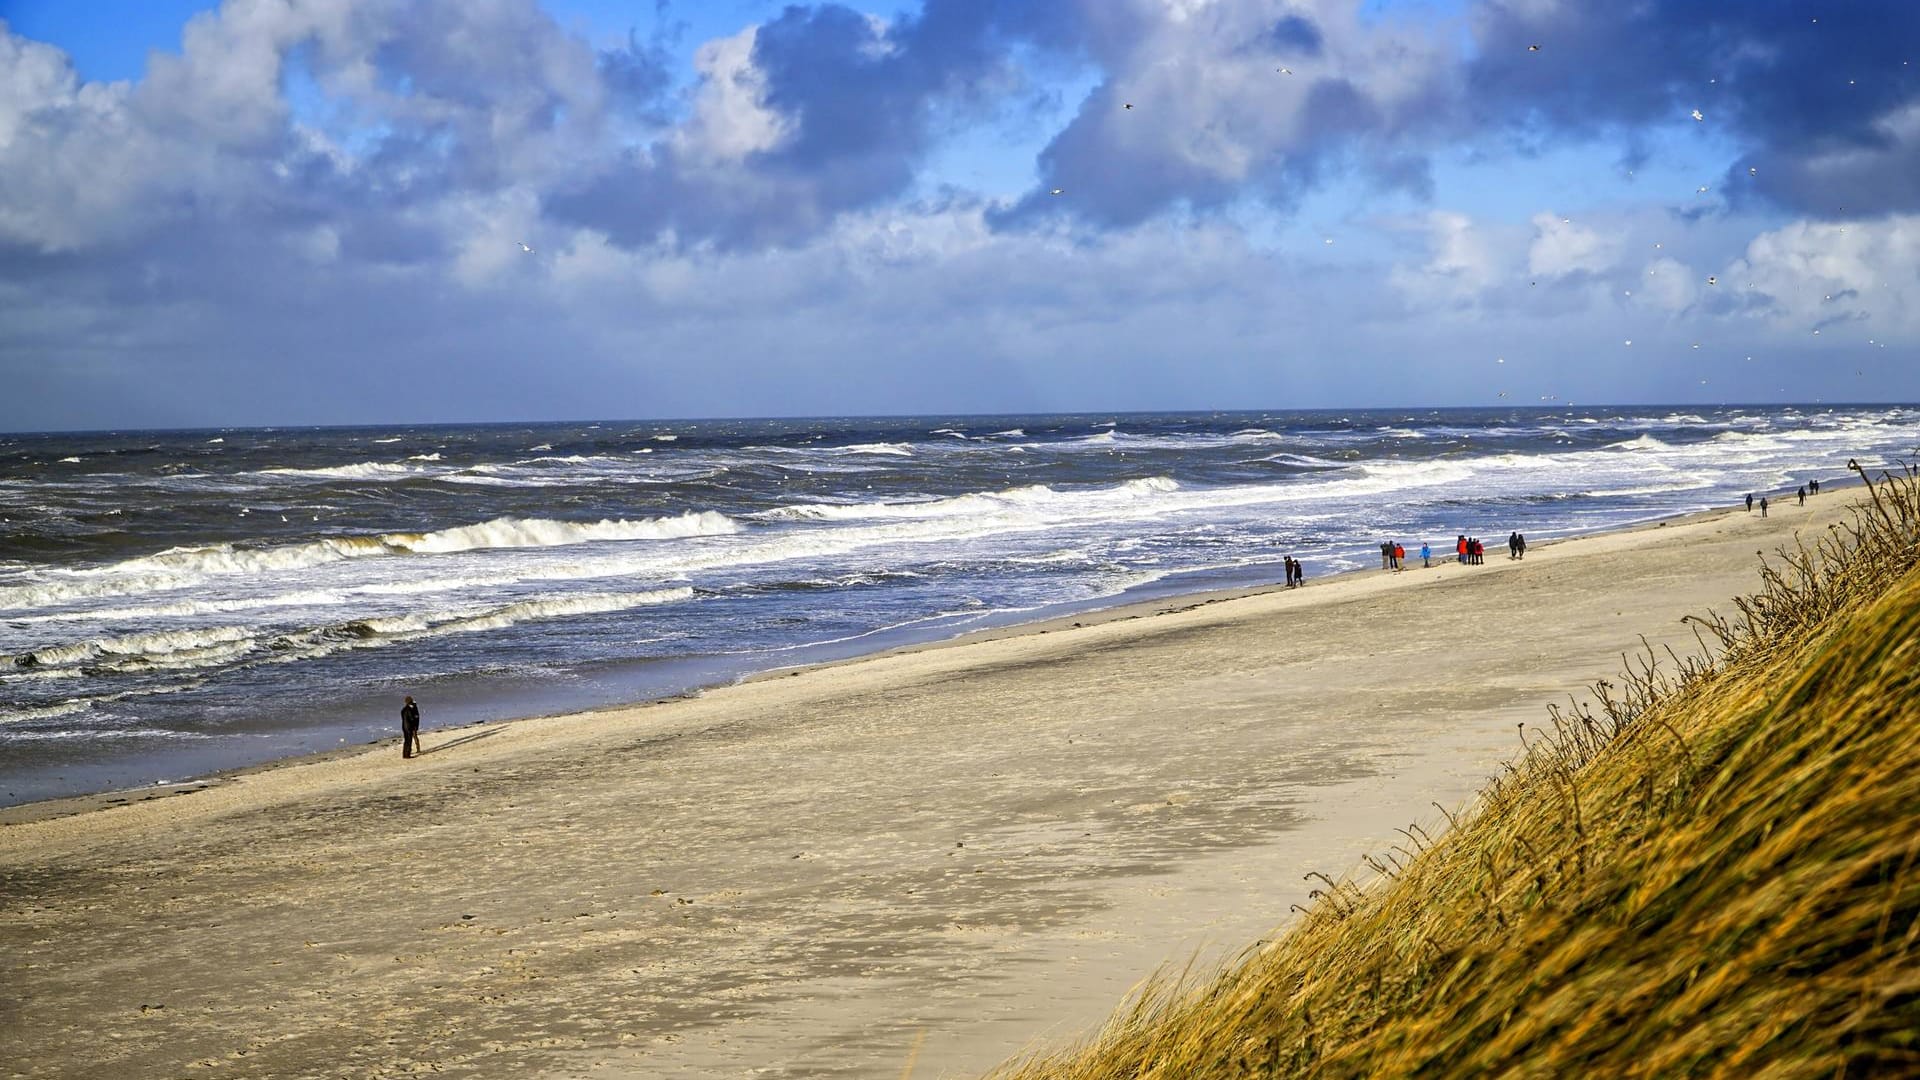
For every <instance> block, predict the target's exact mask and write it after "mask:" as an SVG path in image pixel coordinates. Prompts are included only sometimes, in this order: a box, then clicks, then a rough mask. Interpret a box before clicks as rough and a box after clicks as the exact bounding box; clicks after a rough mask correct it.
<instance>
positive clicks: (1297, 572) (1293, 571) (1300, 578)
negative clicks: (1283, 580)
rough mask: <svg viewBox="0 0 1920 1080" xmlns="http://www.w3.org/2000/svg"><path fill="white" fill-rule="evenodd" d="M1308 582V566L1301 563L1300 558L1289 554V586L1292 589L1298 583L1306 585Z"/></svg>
mask: <svg viewBox="0 0 1920 1080" xmlns="http://www.w3.org/2000/svg"><path fill="white" fill-rule="evenodd" d="M1306 583H1307V568H1306V567H1305V566H1304V565H1302V564H1301V562H1300V560H1299V559H1296V558H1294V557H1293V556H1291V555H1289V556H1287V588H1289V589H1291V588H1293V587H1294V586H1296V585H1305V584H1306Z"/></svg>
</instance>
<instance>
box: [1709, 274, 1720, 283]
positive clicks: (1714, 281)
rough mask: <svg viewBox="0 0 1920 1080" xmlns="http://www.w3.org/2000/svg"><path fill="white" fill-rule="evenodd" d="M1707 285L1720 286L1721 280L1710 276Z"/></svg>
mask: <svg viewBox="0 0 1920 1080" xmlns="http://www.w3.org/2000/svg"><path fill="white" fill-rule="evenodd" d="M1707 284H1709V285H1718V284H1720V279H1719V278H1717V277H1711V276H1709V277H1708V278H1707Z"/></svg>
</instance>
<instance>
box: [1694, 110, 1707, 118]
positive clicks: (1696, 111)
mask: <svg viewBox="0 0 1920 1080" xmlns="http://www.w3.org/2000/svg"><path fill="white" fill-rule="evenodd" d="M1693 118H1694V119H1695V120H1705V119H1706V117H1704V116H1702V115H1700V110H1699V109H1695V110H1693Z"/></svg>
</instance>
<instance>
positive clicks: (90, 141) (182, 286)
mask: <svg viewBox="0 0 1920 1080" xmlns="http://www.w3.org/2000/svg"><path fill="white" fill-rule="evenodd" d="M1723 9H1724V10H1723ZM1812 18H1813V16H1811V15H1807V14H1805V13H1804V12H1802V11H1801V10H1800V8H1799V7H1798V6H1795V5H1776V4H1753V5H1718V6H1709V5H1696V4H1691V3H1681V2H1677V0H1673V2H1649V3H1641V4H1636V5H1632V6H1630V7H1629V8H1625V9H1620V8H1618V7H1617V6H1603V5H1591V4H1576V3H1572V2H1555V0H1479V2H1477V3H1474V4H1472V5H1471V6H1470V7H1469V8H1468V9H1467V11H1466V12H1465V13H1464V14H1463V15H1462V16H1461V17H1460V18H1459V19H1458V20H1456V21H1447V20H1445V19H1440V18H1438V17H1436V16H1433V15H1431V14H1428V13H1424V12H1423V11H1420V10H1417V9H1408V10H1407V11H1406V12H1404V13H1401V14H1392V13H1389V14H1380V13H1378V12H1377V11H1376V10H1375V9H1374V8H1373V7H1372V6H1370V5H1362V4H1360V3H1358V2H1357V0H1267V2H1257V3H1209V2H1206V0H1104V2H1098V0H1077V2H1064V3H1059V4H1049V5H1033V4H1027V3H1018V2H1014V0H926V2H925V3H922V4H920V5H919V6H917V7H914V8H912V9H911V10H907V11H870V10H862V9H857V8H854V7H851V6H847V5H842V4H835V3H828V4H810V5H796V6H791V7H787V8H784V9H782V10H781V11H779V12H777V13H776V14H774V15H772V16H771V17H769V18H767V19H766V20H764V21H761V22H758V23H756V24H750V25H742V26H740V27H738V28H737V29H736V30H734V31H733V32H731V33H729V34H726V35H723V36H718V37H714V38H713V39H711V40H707V41H702V42H694V43H689V46H688V48H687V50H686V52H685V54H684V56H683V55H681V54H680V53H679V52H676V50H675V49H674V48H673V47H672V43H671V42H669V41H667V40H665V39H664V38H662V37H659V36H655V37H650V38H645V39H643V38H642V37H641V36H640V35H639V34H637V33H623V34H621V35H619V36H617V37H613V38H609V39H608V40H605V41H596V40H589V38H588V37H586V36H583V34H582V32H580V31H578V30H574V29H567V28H565V27H563V25H562V22H561V21H560V20H558V19H556V18H555V16H554V15H553V14H551V13H550V12H549V11H547V10H546V9H545V8H543V7H541V6H539V5H538V4H536V3H535V2H534V0H487V2H484V3H461V2H455V0H422V2H402V0H344V2H342V0H326V2H321V0H229V2H227V3H226V4H225V5H224V6H223V7H221V8H220V9H219V10H218V11H217V12H209V13H207V14H203V15H200V16H197V17H195V18H194V19H193V20H191V21H190V22H189V23H187V24H186V25H185V26H184V27H183V28H182V31H181V36H180V39H179V42H178V43H177V46H176V47H170V48H166V49H163V50H161V51H158V52H155V53H154V54H153V56H152V59H151V61H150V63H149V65H148V67H147V69H146V71H145V72H144V73H143V75H142V76H141V77H140V78H139V79H138V80H136V81H131V82H111V83H103V82H88V81H85V80H83V79H82V78H81V77H80V75H79V74H78V73H77V72H76V70H75V68H74V67H73V65H72V63H71V62H70V60H69V58H68V56H67V54H66V53H65V51H64V50H63V49H62V48H61V47H60V46H59V45H58V44H57V43H48V42H41V41H34V40H30V39H28V38H26V37H24V36H22V35H21V34H19V33H17V32H15V31H14V30H13V29H12V28H11V27H9V26H7V25H6V24H5V23H0V316H4V317H0V374H4V377H5V378H6V379H7V380H8V382H9V384H10V385H11V386H13V387H14V388H15V389H16V392H15V393H14V394H11V395H8V398H7V400H6V403H5V404H0V427H8V428H14V429H33V428H46V427H69V426H109V425H123V424H124V425H153V424H200V423H247V422H259V423H297V422H344V421H353V420H407V419H474V418H508V417H528V418H533V417H559V416H590V415H591V416H602V415H629V416H642V415H714V414H726V415H743V414H766V413H794V412H844V411H877V412H901V411H951V410H965V409H983V410H996V411H1000V410H1021V409H1033V408H1170V407H1196V408H1197V407H1218V406H1236V405H1238V406H1247V407H1280V406H1290V405H1339V404H1366V403H1382V402H1409V403H1410V402H1419V401H1427V402H1432V403H1462V404H1464V403H1473V402H1482V401H1492V400H1507V401H1512V400H1515V398H1516V396H1518V395H1520V394H1522V393H1523V392H1524V393H1527V394H1531V395H1532V396H1535V397H1538V396H1541V395H1544V394H1549V393H1558V394H1560V396H1561V397H1563V398H1564V397H1566V396H1571V395H1572V394H1578V395H1580V396H1582V397H1585V398H1588V399H1596V398H1614V399H1620V400H1649V399H1652V398H1658V397H1660V396H1661V395H1662V394H1663V393H1669V392H1681V391H1683V390H1685V389H1686V388H1688V387H1691V386H1693V385H1695V384H1696V382H1697V380H1696V379H1693V378H1691V377H1682V376H1684V375H1686V374H1688V373H1690V372H1692V371H1693V370H1694V369H1696V368H1699V369H1701V370H1706V369H1709V368H1710V369H1711V373H1712V374H1713V375H1714V376H1716V378H1715V380H1714V386H1715V388H1716V391H1720V392H1727V388H1728V387H1729V385H1730V384H1731V386H1732V387H1733V388H1734V389H1733V390H1732V391H1731V392H1735V393H1739V392H1741V391H1742V390H1744V391H1746V392H1747V393H1749V394H1750V395H1751V396H1752V397H1754V398H1756V399H1764V395H1765V394H1771V393H1772V392H1773V388H1772V386H1771V385H1770V384H1772V383H1774V382H1776V381H1778V380H1777V378H1776V376H1777V374H1778V373H1779V372H1780V371H1781V370H1782V369H1783V368H1790V367H1792V366H1793V365H1795V364H1802V363H1807V362H1811V361H1813V360H1816V359H1819V358H1823V357H1832V356H1835V355H1837V354H1838V353H1839V352H1840V351H1845V354H1846V360H1845V363H1846V364H1847V365H1848V366H1855V368H1856V370H1859V371H1860V372H1861V373H1862V379H1863V380H1866V375H1867V373H1868V372H1869V371H1871V372H1872V374H1873V376H1874V378H1873V379H1872V380H1870V381H1867V384H1866V385H1855V386H1850V387H1846V388H1838V387H1837V388H1835V390H1834V391H1833V393H1832V395H1831V396H1833V397H1837V398H1858V397H1861V396H1880V397H1886V396H1893V397H1900V396H1904V397H1909V398H1911V397H1913V396H1915V395H1916V394H1920V382H1916V378H1920V377H1916V376H1915V375H1913V374H1912V373H1911V372H1910V371H1908V368H1909V367H1913V365H1908V364H1904V363H1901V362H1900V360H1901V359H1902V353H1901V350H1902V349H1904V348H1910V347H1911V346H1912V344H1913V343H1914V340H1915V334H1916V331H1917V330H1920V328H1916V327H1915V326H1914V325H1913V318H1912V317H1911V316H1909V315H1908V314H1907V313H1908V312H1909V311H1912V310H1915V307H1914V304H1913V302H1914V301H1915V300H1916V299H1920V298H1917V297H1915V296H1913V295H1911V294H1912V293H1913V292H1914V291H1915V288H1916V285H1915V282H1916V266H1915V258H1916V256H1915V251H1916V239H1915V234H1916V226H1915V224H1914V222H1915V221H1916V220H1920V219H1917V218H1916V217H1915V215H1916V214H1920V182H1916V180H1915V179H1914V178H1915V177H1916V176H1920V172H1916V169H1915V166H1916V165H1917V164H1920V161H1916V154H1917V153H1920V150H1916V146H1920V81H1916V80H1920V73H1916V72H1915V70H1914V68H1913V67H1912V66H1910V65H1909V63H1908V60H1909V58H1908V57H1906V56H1903V55H1901V51H1900V45H1901V44H1902V43H1906V42H1912V41H1914V40H1920V37H1916V36H1915V34H1914V31H1916V30H1920V9H1914V8H1912V7H1911V6H1910V5H1905V4H1898V3H1891V2H1888V3H1868V2H1862V3H1855V4H1850V5H1844V6H1841V7H1840V8H1839V9H1838V10H1836V11H1834V12H1831V13H1821V14H1820V16H1819V19H1818V21H1817V22H1814V21H1812ZM1532 45H1538V46H1539V48H1538V49H1532V48H1530V47H1529V46H1532ZM1048 102H1052V103H1053V104H1052V105H1051V106H1050V107H1048V106H1047V105H1046V103H1048ZM1694 110H1698V111H1699V112H1700V114H1701V115H1702V119H1701V120H1699V121H1695V120H1693V119H1692V118H1691V114H1692V112H1693V111H1694ZM1010 117H1011V118H1013V121H1010V120H1009V118H1010ZM1036 117H1039V118H1041V119H1039V120H1036V119H1034V118H1036ZM1014 121H1017V123H1015V122H1014ZM1033 123H1044V124H1046V125H1049V126H1046V127H1044V128H1042V129H1040V130H1038V131H1032V130H1027V129H1023V130H1027V135H1026V136H1025V141H1024V142H1023V141H1021V139H1016V138H1002V137H1001V134H1000V133H1004V132H1005V131H1007V130H1009V127H1010V125H1011V126H1012V127H1016V128H1017V127H1020V126H1021V125H1022V124H1025V125H1028V126H1029V128H1030V126H1031V124H1033ZM959 146H966V147H969V148H970V149H969V150H968V151H967V152H968V153H971V154H975V155H985V156H995V155H998V156H1000V157H1003V158H1004V157H1010V156H1018V157H1019V160H1018V161H1016V162H1015V163H1014V164H1015V168H1014V170H1013V174H1014V175H1018V174H1019V171H1020V170H1019V166H1020V165H1021V163H1024V169H1025V173H1026V178H1025V179H1024V180H1022V181H1020V182H1018V183H1017V184H1015V186H1013V187H1006V186H1005V185H1001V186H998V187H992V188H981V187H979V186H977V185H969V184H967V183H965V182H962V181H961V180H959V179H958V178H956V177H954V176H948V175H943V174H941V173H940V172H939V171H937V165H938V163H940V162H950V161H951V160H952V157H953V155H954V153H956V151H955V149H954V148H955V147H959ZM1554 155H1562V156H1563V157H1564V156H1566V155H1573V157H1574V158H1575V159H1577V160H1587V159H1591V160H1594V161H1601V160H1606V161H1625V162H1627V163H1629V165H1631V166H1633V167H1634V168H1635V172H1636V173H1641V172H1644V173H1646V174H1654V173H1657V172H1658V171H1659V169H1660V168H1661V167H1662V166H1661V163H1662V162H1663V161H1688V162H1691V161H1708V162H1711V163H1712V166H1711V167H1712V168H1713V170H1714V173H1713V175H1712V176H1709V177H1704V178H1703V179H1702V183H1701V184H1700V186H1701V187H1705V188H1708V189H1709V190H1708V191H1707V192H1701V193H1699V194H1698V195H1697V196H1696V197H1694V198H1693V199H1692V200H1691V201H1685V200H1680V199H1677V198H1675V197H1673V196H1672V195H1671V194H1669V195H1665V196H1663V195H1662V194H1661V193H1660V192H1655V191H1649V190H1647V189H1646V188H1645V187H1644V186H1642V185H1643V184H1644V182H1643V181H1637V180H1619V179H1617V178H1610V179H1608V180H1606V182H1605V183H1601V182H1599V181H1595V182H1594V183H1593V186H1592V189H1591V190H1586V191H1582V192H1577V193H1569V192H1565V191H1561V190H1556V180H1555V177H1554V175H1552V174H1551V173H1550V171H1549V170H1547V169H1546V168H1545V167H1544V166H1540V165H1538V164H1537V163H1539V162H1542V161H1545V160H1547V159H1550V158H1553V156H1554ZM1007 171H1008V170H1007V169H1005V168H1002V169H1001V170H1000V172H1001V173H1003V174H1004V173H1006V172H1007ZM1536 174H1537V175H1536ZM1709 181H1710V182H1709ZM1490 189H1491V190H1498V191H1500V192H1502V193H1503V194H1502V196H1501V197H1489V195H1488V190H1490ZM1056 191H1057V192H1059V194H1053V193H1054V192H1056ZM1336 234H1337V235H1338V236H1339V237H1340V243H1339V244H1338V245H1335V244H1332V243H1329V242H1327V241H1331V240H1332V239H1334V237H1335V235H1336ZM523 244H524V245H525V246H526V248H531V250H530V251H529V250H526V249H525V248H523V247H522V245H523ZM1709 278H1711V279H1713V281H1712V283H1709V281H1708V279H1709ZM1816 329H1817V330H1820V331H1821V333H1820V334H1815V333H1814V331H1815V330H1816ZM1545 338H1550V339H1551V348H1546V347H1541V346H1543V345H1544V344H1546V342H1545V341H1544V340H1543V339H1545ZM1629 338H1632V339H1635V340H1636V345H1635V346H1634V347H1633V348H1634V350H1635V352H1634V354H1633V358H1632V359H1630V360H1627V359H1623V358H1622V357H1621V356H1620V355H1619V353H1618V350H1620V349H1623V348H1624V346H1621V345H1620V344H1619V343H1620V342H1622V341H1625V340H1627V339H1629ZM1695 345H1699V346H1700V348H1697V349H1696V348H1694V347H1693V346H1695ZM1889 345H1891V346H1892V348H1891V349H1889V348H1888V347H1887V346H1889ZM1856 354H1857V355H1856ZM1756 355H1757V356H1759V357H1760V359H1759V360H1748V359H1747V357H1750V356H1756ZM1494 356H1499V357H1501V358H1503V359H1504V361H1505V362H1504V363H1503V364H1502V365H1501V369H1502V370H1500V371H1498V372H1495V373H1489V378H1491V377H1493V376H1494V375H1497V376H1498V377H1499V378H1500V379H1503V380H1506V381H1508V382H1511V383H1513V385H1512V386H1511V387H1504V388H1502V389H1504V390H1505V391H1507V392H1509V393H1510V396H1509V397H1508V398H1506V399H1495V398H1494V396H1493V395H1494V392H1495V388H1494V387H1493V386H1492V384H1491V383H1483V381H1482V380H1480V379H1479V378H1477V377H1476V378H1475V379H1472V380H1468V381H1462V380H1460V379H1458V378H1448V377H1445V376H1443V375H1436V374H1434V373H1435V372H1447V371H1453V372H1456V373H1457V372H1458V371H1460V370H1469V371H1478V370H1479V367H1478V365H1481V364H1482V363H1483V361H1486V360H1488V359H1490V358H1492V357H1494ZM1356 358H1357V359H1360V360H1362V361H1364V362H1361V363H1353V362H1352V361H1353V360H1355V359H1356ZM1681 369H1685V371H1682V370H1681ZM1749 376H1750V378H1749ZM1742 380H1745V381H1742ZM1902 380H1904V381H1902ZM1536 384H1537V385H1536ZM1548 386H1552V387H1557V388H1558V389H1546V388H1547V387H1548ZM1846 390H1852V391H1855V392H1852V393H1848V392H1844V391H1846ZM1562 391H1565V392H1564V393H1563V392H1562ZM1801 396H1804V395H1801Z"/></svg>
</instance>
